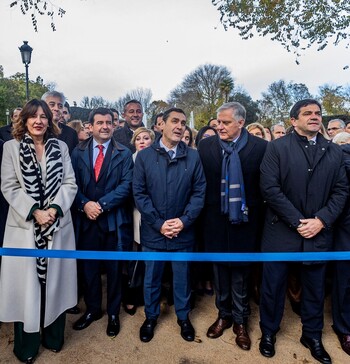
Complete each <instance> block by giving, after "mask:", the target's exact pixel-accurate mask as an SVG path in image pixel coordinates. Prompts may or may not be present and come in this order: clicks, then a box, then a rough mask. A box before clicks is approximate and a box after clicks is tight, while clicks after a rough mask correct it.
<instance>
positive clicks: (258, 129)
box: [246, 123, 267, 140]
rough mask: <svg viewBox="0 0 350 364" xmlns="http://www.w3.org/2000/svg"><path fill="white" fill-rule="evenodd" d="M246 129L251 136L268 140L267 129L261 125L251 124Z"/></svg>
mask: <svg viewBox="0 0 350 364" xmlns="http://www.w3.org/2000/svg"><path fill="white" fill-rule="evenodd" d="M246 129H247V130H248V133H249V134H251V135H254V136H256V137H258V138H262V139H264V140H267V137H266V131H265V128H264V127H263V126H262V125H261V124H260V123H251V124H249V125H247V126H246Z"/></svg>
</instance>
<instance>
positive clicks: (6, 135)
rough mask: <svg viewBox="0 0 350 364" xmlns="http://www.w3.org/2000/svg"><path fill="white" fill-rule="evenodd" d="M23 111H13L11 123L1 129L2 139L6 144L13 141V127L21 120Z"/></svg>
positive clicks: (0, 135) (18, 109) (19, 108)
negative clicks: (20, 115)
mask: <svg viewBox="0 0 350 364" xmlns="http://www.w3.org/2000/svg"><path fill="white" fill-rule="evenodd" d="M21 110H22V108H21V107H16V108H15V109H14V110H12V111H11V114H10V118H11V123H10V124H8V125H5V126H2V127H1V128H0V139H2V140H3V141H4V142H6V141H7V140H11V139H13V136H12V130H13V125H14V124H15V123H16V122H17V121H18V120H19V114H20V112H21Z"/></svg>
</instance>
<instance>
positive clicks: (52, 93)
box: [41, 91, 66, 104]
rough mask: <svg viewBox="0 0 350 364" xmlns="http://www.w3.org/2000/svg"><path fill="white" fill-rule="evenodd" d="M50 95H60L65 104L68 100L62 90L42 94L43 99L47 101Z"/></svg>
mask: <svg viewBox="0 0 350 364" xmlns="http://www.w3.org/2000/svg"><path fill="white" fill-rule="evenodd" d="M48 97H58V98H59V99H60V100H61V102H62V104H64V103H65V102H66V98H65V96H64V95H63V93H62V92H58V91H47V92H45V93H44V95H42V96H41V100H43V101H45V102H46V99H47V98H48Z"/></svg>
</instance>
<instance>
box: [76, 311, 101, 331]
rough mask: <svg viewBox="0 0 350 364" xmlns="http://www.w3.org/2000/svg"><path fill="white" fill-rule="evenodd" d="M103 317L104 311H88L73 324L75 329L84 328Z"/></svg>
mask: <svg viewBox="0 0 350 364" xmlns="http://www.w3.org/2000/svg"><path fill="white" fill-rule="evenodd" d="M101 317H102V313H90V312H86V313H84V315H83V316H81V317H80V319H79V320H78V321H76V322H75V323H74V325H73V329H74V330H84V329H86V328H87V327H88V326H90V325H91V324H92V323H93V322H94V321H97V320H99V319H100V318H101Z"/></svg>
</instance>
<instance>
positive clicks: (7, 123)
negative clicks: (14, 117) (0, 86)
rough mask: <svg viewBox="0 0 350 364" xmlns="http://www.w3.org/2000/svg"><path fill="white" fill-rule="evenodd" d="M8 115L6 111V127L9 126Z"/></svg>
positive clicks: (7, 110)
mask: <svg viewBox="0 0 350 364" xmlns="http://www.w3.org/2000/svg"><path fill="white" fill-rule="evenodd" d="M9 115H10V112H9V109H6V125H9Z"/></svg>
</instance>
